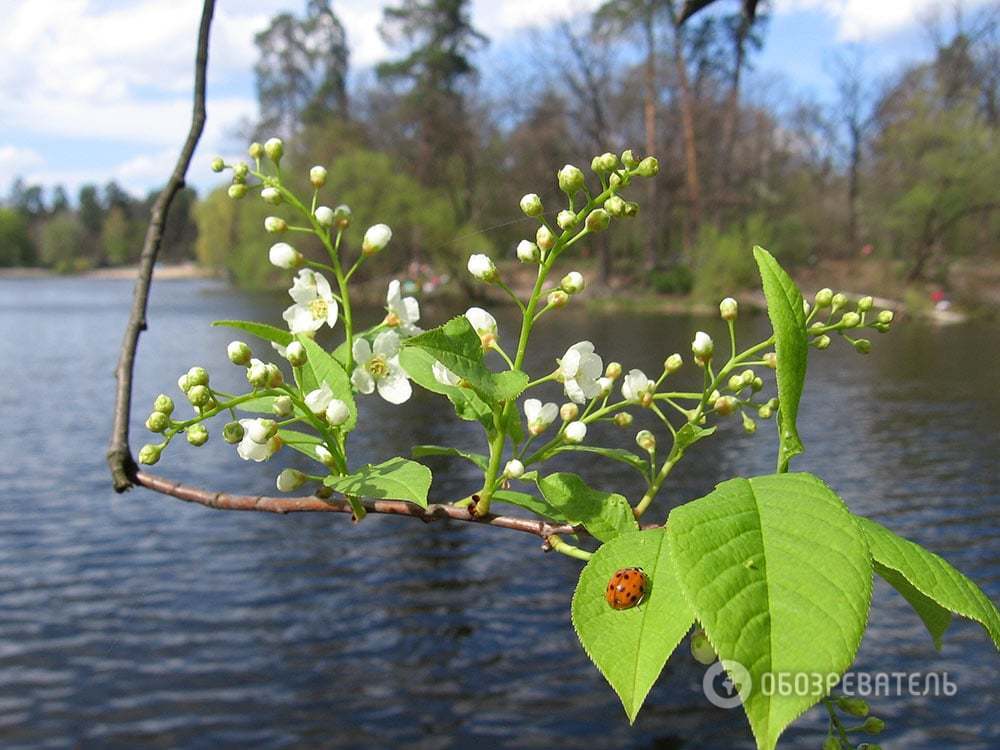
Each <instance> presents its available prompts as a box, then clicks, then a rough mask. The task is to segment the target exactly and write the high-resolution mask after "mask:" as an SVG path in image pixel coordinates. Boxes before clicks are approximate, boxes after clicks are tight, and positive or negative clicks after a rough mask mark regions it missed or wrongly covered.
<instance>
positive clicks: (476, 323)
mask: <svg viewBox="0 0 1000 750" xmlns="http://www.w3.org/2000/svg"><path fill="white" fill-rule="evenodd" d="M465 318H466V320H468V321H469V323H470V324H471V325H472V328H473V330H475V332H476V333H478V334H479V340H480V341H482V342H483V349H489V348H491V347H492V346H493V344H495V343H496V340H497V319H496V318H494V317H493V316H492V315H490V314H489V313H488V312H486V311H485V310H484V309H483V308H481V307H470V308H469V309H468V310H466V311H465Z"/></svg>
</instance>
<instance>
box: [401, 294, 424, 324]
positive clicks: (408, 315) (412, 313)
mask: <svg viewBox="0 0 1000 750" xmlns="http://www.w3.org/2000/svg"><path fill="white" fill-rule="evenodd" d="M403 312H404V314H403V315H400V316H399V317H400V319H401V320H403V321H405V322H407V323H416V322H417V321H418V320H420V303H419V302H417V300H416V298H414V297H406V298H404V299H403ZM397 315H398V313H397Z"/></svg>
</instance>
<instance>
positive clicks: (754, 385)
mask: <svg viewBox="0 0 1000 750" xmlns="http://www.w3.org/2000/svg"><path fill="white" fill-rule="evenodd" d="M763 387H764V379H763V378H762V377H760V376H759V375H757V376H755V377H754V379H753V380H752V381H751V382H750V390H752V391H753V392H754V393H756V392H757V391H759V390H760V389H761V388H763Z"/></svg>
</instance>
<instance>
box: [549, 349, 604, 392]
mask: <svg viewBox="0 0 1000 750" xmlns="http://www.w3.org/2000/svg"><path fill="white" fill-rule="evenodd" d="M603 373H604V362H603V361H601V358H600V357H599V356H598V355H597V354H595V353H594V345H593V344H592V343H590V342H589V341H581V342H580V343H578V344H573V346H571V347H570V348H569V349H567V350H566V354H564V355H563V357H562V359H560V360H559V378H560V379H561V380H562V382H563V387H564V389H565V391H566V397H567V398H568V399H569V400H570V401H573V402H574V403H577V404H583V403H586V402H587V400H588V399H591V398H594V397H595V396H597V395H598V394H599V393H600V392H601V387H600V385H599V384H598V383H597V379H598V378H599V377H601V375H602V374H603Z"/></svg>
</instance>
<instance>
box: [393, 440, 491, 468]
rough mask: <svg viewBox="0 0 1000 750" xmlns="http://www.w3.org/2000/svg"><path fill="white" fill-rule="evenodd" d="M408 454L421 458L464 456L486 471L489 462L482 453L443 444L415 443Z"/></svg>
mask: <svg viewBox="0 0 1000 750" xmlns="http://www.w3.org/2000/svg"><path fill="white" fill-rule="evenodd" d="M410 455H412V456H413V457H414V458H423V457H424V456H452V457H454V458H464V459H465V460H466V461H471V462H472V463H474V464H475V465H476V466H478V467H479V468H480V469H482V470H483V471H486V469H487V467H488V465H489V462H490V459H489V458H488V457H487V456H484V455H483V454H482V453H473V452H471V451H463V450H459V449H458V448H449V447H446V446H444V445H415V446H413V448H412V449H411V450H410Z"/></svg>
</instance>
